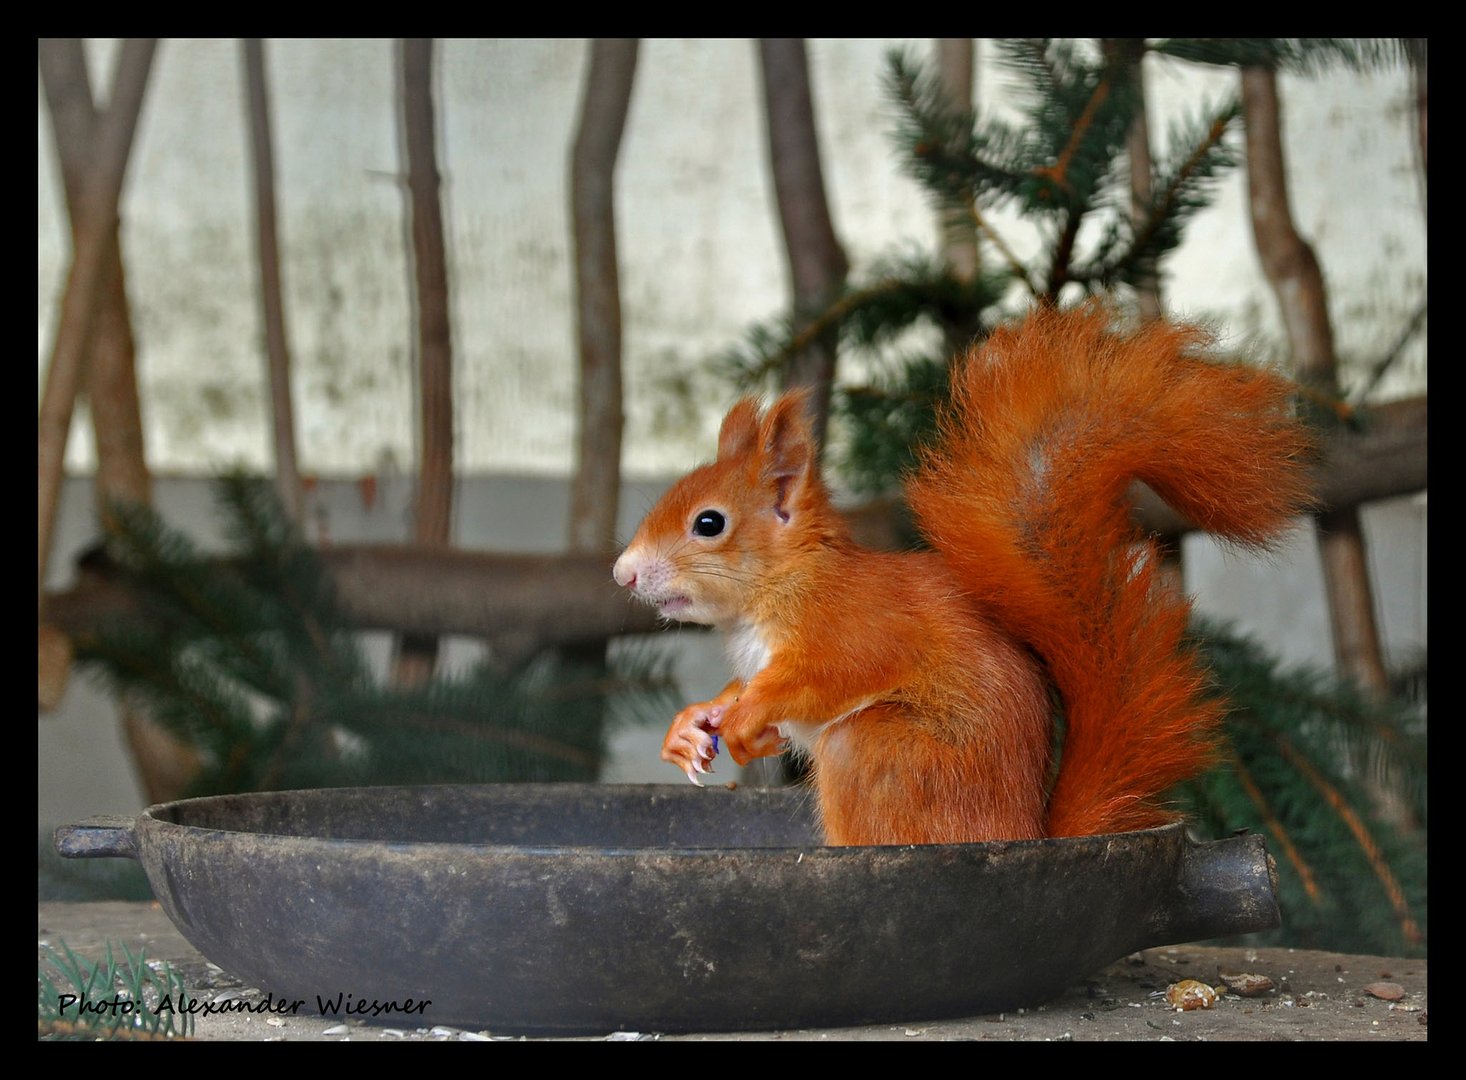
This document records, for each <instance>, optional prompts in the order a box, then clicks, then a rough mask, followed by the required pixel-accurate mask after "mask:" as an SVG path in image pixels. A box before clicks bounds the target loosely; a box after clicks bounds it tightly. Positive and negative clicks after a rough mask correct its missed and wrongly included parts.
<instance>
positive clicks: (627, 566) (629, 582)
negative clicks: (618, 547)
mask: <svg viewBox="0 0 1466 1080" xmlns="http://www.w3.org/2000/svg"><path fill="white" fill-rule="evenodd" d="M602 565H605V564H604V563H603V564H602ZM636 566H637V563H636V559H635V558H634V557H633V556H632V554H631V552H630V551H623V552H622V553H621V557H620V558H619V559H617V560H616V565H615V566H613V567H612V568H611V576H612V577H613V578H615V579H616V584H617V585H621V586H624V587H625V588H628V589H634V588H636Z"/></svg>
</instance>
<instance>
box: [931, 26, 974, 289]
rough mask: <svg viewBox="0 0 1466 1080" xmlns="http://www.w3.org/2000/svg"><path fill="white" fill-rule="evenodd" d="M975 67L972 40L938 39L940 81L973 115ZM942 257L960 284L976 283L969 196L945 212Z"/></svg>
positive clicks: (949, 97)
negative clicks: (974, 281) (973, 76)
mask: <svg viewBox="0 0 1466 1080" xmlns="http://www.w3.org/2000/svg"><path fill="white" fill-rule="evenodd" d="M974 66H975V58H974V49H973V42H972V39H971V38H937V78H938V80H940V82H941V84H942V91H943V92H944V93H945V94H946V95H947V100H948V102H950V103H951V105H952V106H953V108H957V109H963V110H965V111H967V112H969V113H970V112H972V110H973V106H974V99H973V89H972V75H973V70H974ZM940 229H941V248H942V257H943V258H944V259H946V260H947V265H948V266H949V267H951V269H952V273H953V275H954V276H955V277H956V278H957V280H958V281H962V282H969V283H970V282H972V281H973V280H975V279H976V278H977V272H978V270H979V269H980V268H981V266H982V263H981V259H980V257H979V255H978V248H977V220H976V218H975V217H974V215H973V200H972V196H971V194H970V193H969V194H968V195H967V196H966V197H965V199H964V201H963V205H961V206H951V205H947V206H944V207H943V208H942V210H941V222H940Z"/></svg>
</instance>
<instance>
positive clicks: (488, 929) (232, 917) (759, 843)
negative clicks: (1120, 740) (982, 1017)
mask: <svg viewBox="0 0 1466 1080" xmlns="http://www.w3.org/2000/svg"><path fill="white" fill-rule="evenodd" d="M807 803H808V796H807V794H806V793H804V792H801V791H799V790H797V789H795V790H791V789H779V790H757V789H740V790H737V791H728V790H725V789H720V788H712V789H699V788H694V787H691V786H662V785H624V786H621V785H599V784H506V785H484V786H474V787H468V786H461V787H455V786H443V787H412V788H406V787H404V788H355V789H336V790H321V791H291V792H268V793H261V794H251V795H229V796H220V797H215V798H207V799H189V800H185V801H181V802H174V803H167V804H164V805H161V806H154V807H151V808H149V809H148V810H145V811H144V812H143V813H142V814H140V815H139V816H138V817H137V818H136V819H131V818H97V819H92V820H90V821H86V822H82V823H79V824H76V825H71V826H67V827H65V828H62V829H61V830H59V831H58V833H57V837H56V844H57V848H58V850H60V852H61V854H63V855H66V856H69V857H73V858H102V857H113V856H125V857H129V858H135V859H137V860H138V861H139V862H141V863H142V865H143V867H144V868H145V869H146V871H147V875H148V880H149V881H150V882H151V884H152V887H153V892H154V893H155V895H156V896H157V898H158V900H159V901H160V902H161V904H162V905H163V908H164V910H166V911H167V913H168V915H169V917H170V918H172V920H173V921H174V923H176V924H177V926H178V928H179V930H180V931H182V933H183V934H184V936H185V937H187V938H188V940H189V941H191V942H192V943H193V944H194V946H195V947H196V948H197V949H198V950H199V951H200V952H201V953H203V954H204V956H206V957H208V958H209V959H210V960H211V961H213V962H214V963H216V964H218V965H219V966H220V967H222V968H223V969H225V970H226V971H228V972H230V973H231V974H233V975H236V976H238V977H239V978H240V979H242V980H244V981H245V982H246V983H249V984H251V985H254V986H258V987H260V988H261V989H264V990H268V991H269V992H270V993H272V994H273V995H275V1000H276V1001H279V1000H281V999H290V1000H300V1001H303V1002H305V1003H306V1004H305V1006H304V1007H303V1009H302V1010H301V1011H314V1010H315V1009H316V1007H317V1006H316V999H317V996H318V995H319V996H321V997H327V998H334V997H336V996H338V995H346V996H348V998H350V999H354V1000H355V1001H356V1002H358V1003H363V1002H371V1001H380V1002H383V1003H397V1004H399V1005H400V1004H402V1003H407V1002H412V1003H418V1005H419V1007H420V1009H421V1011H419V1012H417V1013H415V1014H414V1015H415V1016H416V1017H417V1020H418V1022H419V1023H424V1024H434V1023H441V1024H454V1025H466V1026H471V1027H486V1028H488V1029H490V1030H492V1031H494V1032H504V1033H512V1032H523V1033H559V1034H569V1033H584V1032H605V1031H612V1030H635V1031H648V1032H652V1031H661V1032H677V1031H717V1030H753V1029H767V1028H785V1027H808V1026H837V1025H849V1024H863V1023H878V1022H899V1021H908V1020H921V1019H936V1018H940V1017H952V1016H972V1015H977V1014H981V1013H987V1012H996V1011H1000V1010H1006V1009H1013V1008H1017V1007H1020V1006H1032V1005H1037V1004H1039V1003H1041V1002H1043V1001H1045V1000H1048V999H1050V998H1052V997H1054V996H1056V995H1057V994H1059V993H1060V992H1061V991H1063V990H1064V989H1065V988H1066V987H1067V986H1069V985H1070V984H1071V983H1073V982H1074V981H1076V980H1078V979H1081V978H1083V977H1084V976H1086V975H1088V974H1090V973H1092V972H1094V971H1096V970H1098V969H1099V968H1101V967H1103V966H1104V965H1106V964H1108V963H1110V962H1111V961H1113V960H1115V959H1117V958H1119V957H1121V956H1124V955H1126V954H1128V953H1130V952H1133V951H1135V950H1136V949H1141V948H1147V947H1151V946H1156V945H1166V944H1175V943H1178V942H1183V941H1192V940H1195V939H1198V938H1207V937H1220V936H1224V935H1229V934H1238V933H1245V932H1248V931H1253V930H1263V929H1269V928H1271V927H1274V926H1276V925H1278V910H1277V906H1276V903H1275V901H1274V897H1273V881H1272V877H1271V874H1270V868H1269V860H1268V856H1267V853H1266V850H1265V849H1264V847H1263V843H1262V840H1261V838H1259V837H1256V836H1241V837H1234V838H1232V839H1229V840H1223V841H1219V842H1216V843H1209V844H1197V843H1194V842H1192V841H1191V840H1189V839H1188V838H1187V837H1186V835H1185V833H1184V831H1183V829H1182V828H1181V827H1180V826H1170V827H1167V828H1163V829H1154V830H1150V831H1147V832H1136V833H1124V834H1117V835H1113V836H1095V837H1083V838H1077V839H1062V840H1038V841H1015V842H1008V843H988V844H954V845H932V846H920V847H865V848H828V847H822V846H820V844H819V842H818V840H817V838H816V833H815V831H814V829H813V827H812V824H811V821H810V815H809V806H808V805H807ZM424 1000H428V1001H430V1002H431V1004H430V1005H427V1006H425V1007H422V1006H421V1005H420V1003H421V1002H423V1001H424ZM384 1018H385V1019H388V1020H395V1021H396V1022H398V1023H400V1022H401V1021H402V1017H401V1016H400V1015H398V1016H393V1015H391V1014H387V1015H386V1016H385V1017H384Z"/></svg>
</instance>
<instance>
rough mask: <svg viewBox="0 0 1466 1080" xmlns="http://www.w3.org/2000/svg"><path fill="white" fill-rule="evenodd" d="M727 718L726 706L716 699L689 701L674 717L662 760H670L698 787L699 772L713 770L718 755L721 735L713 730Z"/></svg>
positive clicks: (700, 784)
mask: <svg viewBox="0 0 1466 1080" xmlns="http://www.w3.org/2000/svg"><path fill="white" fill-rule="evenodd" d="M722 720H723V706H721V705H719V704H717V703H715V702H712V701H700V702H698V703H697V704H696V705H689V706H687V708H685V709H683V710H682V711H681V712H680V713H678V714H677V715H676V717H674V718H673V720H672V726H671V727H670V728H668V729H667V737H666V738H665V739H663V740H662V760H663V761H670V762H671V763H672V764H673V765H676V766H677V767H678V768H679V769H681V770H682V771H683V772H684V773H686V774H687V779H689V780H691V781H692V782H693V783H694V784H696V785H697V786H698V787H702V781H701V780H699V779H698V778H697V775H698V773H711V772H712V771H713V770H712V760H713V758H715V757H717V755H718V736H717V735H716V734H714V733H713V732H712V731H710V730H709V729H710V728H715V727H717V726H718V724H720V723H721V722H722Z"/></svg>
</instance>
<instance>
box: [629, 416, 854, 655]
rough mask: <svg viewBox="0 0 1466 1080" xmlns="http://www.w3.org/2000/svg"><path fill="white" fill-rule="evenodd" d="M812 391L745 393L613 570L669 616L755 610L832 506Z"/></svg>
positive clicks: (744, 616) (729, 619) (716, 618)
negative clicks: (764, 400)
mask: <svg viewBox="0 0 1466 1080" xmlns="http://www.w3.org/2000/svg"><path fill="white" fill-rule="evenodd" d="M808 404H809V392H808V391H805V390H796V391H790V392H789V393H786V394H784V395H783V396H781V397H780V398H779V399H778V400H776V401H775V402H774V403H773V404H772V405H770V406H768V408H766V409H765V408H760V406H759V403H758V402H757V401H756V400H755V399H753V398H744V399H743V400H742V401H740V402H739V403H738V404H737V405H735V406H733V408H732V409H731V410H730V411H729V412H728V415H727V416H726V417H724V419H723V426H722V429H721V430H720V431H719V433H718V459H717V460H716V461H714V462H713V463H712V464H710V465H703V466H701V467H700V468H697V469H694V470H693V471H692V472H690V473H688V474H687V475H686V476H684V477H683V478H682V479H681V480H679V481H677V483H675V484H674V485H673V486H672V487H671V489H670V490H668V491H667V493H666V494H665V495H663V496H662V498H661V499H660V500H659V501H658V502H657V504H656V506H654V507H652V510H651V512H650V513H649V514H647V516H646V520H644V521H643V522H642V523H641V527H640V528H639V529H637V531H636V535H635V536H634V537H633V538H632V540H631V543H630V544H628V545H627V547H626V550H625V551H624V552H622V553H621V557H620V558H619V559H617V560H616V566H615V569H614V571H613V574H614V576H615V578H616V582H617V584H619V585H624V586H626V587H627V588H629V589H631V591H632V592H634V593H635V594H636V595H637V596H638V597H640V598H641V599H643V600H645V601H646V602H647V603H649V604H653V605H655V606H656V607H657V608H658V609H659V610H660V611H661V613H662V614H663V615H664V616H666V617H667V618H669V619H677V620H680V621H682V622H695V623H703V624H706V625H709V626H720V625H730V624H732V623H736V622H739V621H743V620H748V619H756V618H757V616H758V613H759V611H760V609H761V608H762V607H763V606H765V605H767V604H768V603H769V602H770V601H771V600H773V599H774V597H775V596H776V595H777V593H778V592H779V589H780V585H781V583H782V582H784V581H786V580H787V578H788V575H789V574H790V573H791V572H795V571H797V567H798V563H799V559H800V554H801V552H802V551H803V550H805V549H807V548H808V547H809V545H810V544H811V543H812V542H815V541H814V537H816V536H818V535H819V531H820V526H822V525H823V523H824V522H825V520H826V519H827V518H828V517H829V516H830V514H829V502H828V496H827V495H826V493H825V489H824V485H823V484H822V483H821V481H820V476H819V458H818V454H817V453H816V447H815V442H814V436H813V433H812V431H811V428H810V423H809V418H808V413H807V409H808Z"/></svg>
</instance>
